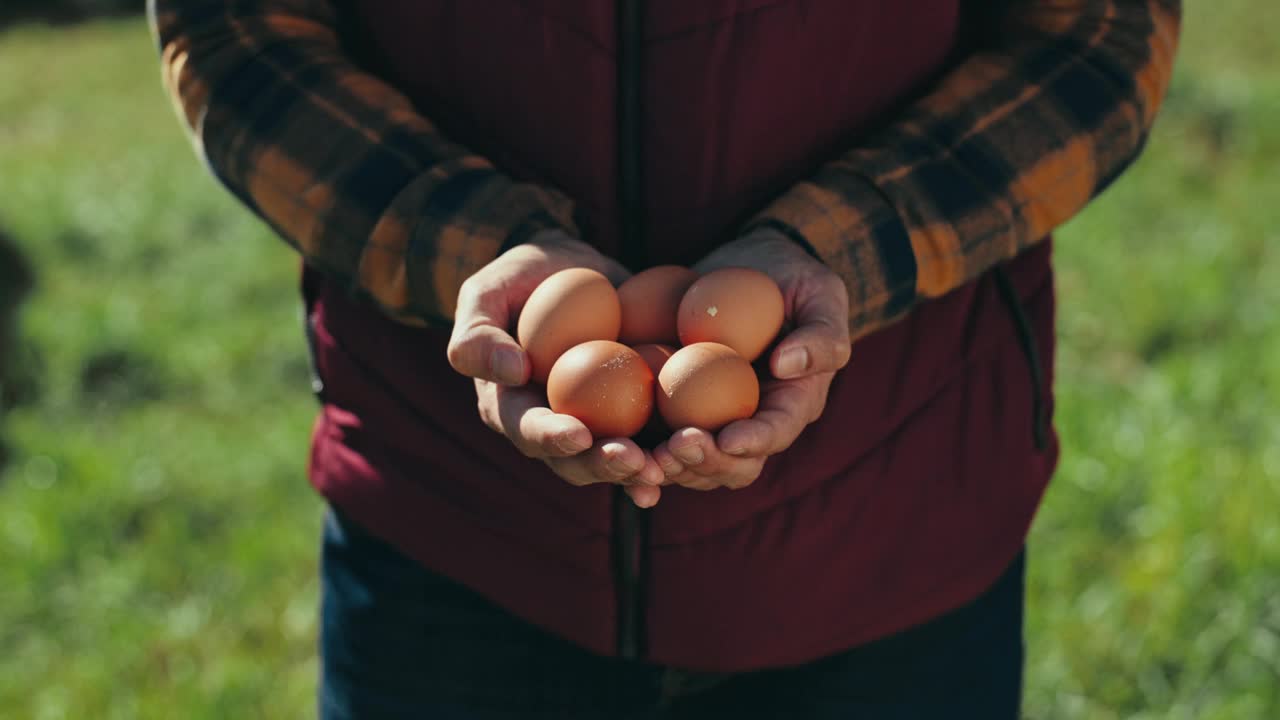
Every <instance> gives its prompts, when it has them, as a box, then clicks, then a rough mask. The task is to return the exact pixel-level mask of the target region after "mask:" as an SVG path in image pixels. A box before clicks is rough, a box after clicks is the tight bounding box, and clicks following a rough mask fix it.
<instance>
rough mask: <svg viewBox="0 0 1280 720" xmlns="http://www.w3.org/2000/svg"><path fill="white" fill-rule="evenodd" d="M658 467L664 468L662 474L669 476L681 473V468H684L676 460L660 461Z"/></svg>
mask: <svg viewBox="0 0 1280 720" xmlns="http://www.w3.org/2000/svg"><path fill="white" fill-rule="evenodd" d="M658 467H660V468H662V474H663V475H666V476H667V477H675V476H676V475H679V474H680V471H681V470H683V469H684V468H682V467H680V465H679V463H676V462H675V461H674V460H666V461H659V462H658Z"/></svg>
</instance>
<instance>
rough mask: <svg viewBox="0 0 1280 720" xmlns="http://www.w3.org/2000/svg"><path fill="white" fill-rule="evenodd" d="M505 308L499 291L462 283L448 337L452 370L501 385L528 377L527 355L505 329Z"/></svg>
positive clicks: (506, 314) (521, 380)
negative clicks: (451, 328) (451, 330)
mask: <svg viewBox="0 0 1280 720" xmlns="http://www.w3.org/2000/svg"><path fill="white" fill-rule="evenodd" d="M507 308H508V305H507V302H506V299H505V298H504V297H500V293H497V292H486V291H484V290H475V289H473V288H470V287H465V286H464V288H463V290H462V292H461V293H460V294H459V296H458V310H457V312H456V314H455V316H454V323H453V334H452V335H451V336H450V337H449V349H448V353H449V364H450V365H452V366H453V369H454V370H457V371H458V372H460V373H462V374H463V375H466V376H468V377H473V378H479V379H481V380H491V381H493V382H497V383H502V384H503V385H523V384H525V383H526V382H528V381H529V373H530V369H531V366H530V363H529V359H528V357H527V356H526V354H525V352H524V350H523V349H522V348H521V347H520V345H519V344H518V343H517V342H516V341H515V339H514V338H512V337H511V335H510V334H509V333H508V332H507V331H506V329H505V328H506V327H507V325H508V323H507V320H508V317H509V313H508V309H507Z"/></svg>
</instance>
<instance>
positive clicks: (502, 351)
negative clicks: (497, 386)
mask: <svg viewBox="0 0 1280 720" xmlns="http://www.w3.org/2000/svg"><path fill="white" fill-rule="evenodd" d="M489 370H490V371H491V372H493V376H494V377H495V378H497V380H498V381H499V382H502V383H505V384H507V385H515V384H516V383H518V382H520V381H521V380H523V379H524V377H523V376H524V361H523V359H522V358H521V357H520V351H518V350H516V349H515V348H512V347H507V346H505V345H504V346H501V347H497V348H494V350H493V355H491V356H490V357H489Z"/></svg>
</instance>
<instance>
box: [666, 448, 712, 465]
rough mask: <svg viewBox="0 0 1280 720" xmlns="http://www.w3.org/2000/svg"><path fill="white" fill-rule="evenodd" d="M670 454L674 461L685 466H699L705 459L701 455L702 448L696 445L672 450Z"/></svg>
mask: <svg viewBox="0 0 1280 720" xmlns="http://www.w3.org/2000/svg"><path fill="white" fill-rule="evenodd" d="M671 454H672V455H675V456H676V459H678V460H679V461H680V462H682V463H684V464H685V465H699V464H701V463H702V461H703V460H704V459H706V458H705V456H704V455H703V454H702V448H700V447H698V446H697V445H690V446H689V447H682V448H680V449H678V450H672V451H671Z"/></svg>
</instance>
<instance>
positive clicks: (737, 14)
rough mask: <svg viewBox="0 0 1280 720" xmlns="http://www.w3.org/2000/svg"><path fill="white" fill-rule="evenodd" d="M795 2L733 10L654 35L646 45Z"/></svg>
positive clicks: (777, 0) (788, 0)
mask: <svg viewBox="0 0 1280 720" xmlns="http://www.w3.org/2000/svg"><path fill="white" fill-rule="evenodd" d="M795 2H796V0H773V2H768V3H764V4H761V5H756V6H755V7H751V8H739V9H738V10H735V11H733V12H732V13H730V14H728V15H725V16H724V17H719V18H716V19H714V20H708V21H706V22H701V23H698V24H696V25H689V26H687V27H682V28H680V29H679V30H672V31H670V32H667V33H664V34H661V35H654V36H652V37H650V38H648V40H647V42H646V44H647V45H649V46H650V47H653V46H655V45H660V44H663V43H667V42H670V41H672V40H679V39H681V38H683V37H685V36H687V35H694V34H696V33H699V32H702V31H704V30H707V29H710V28H714V27H716V26H718V25H726V24H729V23H737V22H740V21H741V19H742V17H743V16H744V15H755V14H757V13H761V12H765V11H766V10H772V9H774V8H776V7H778V6H779V5H786V4H794V3H795Z"/></svg>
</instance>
